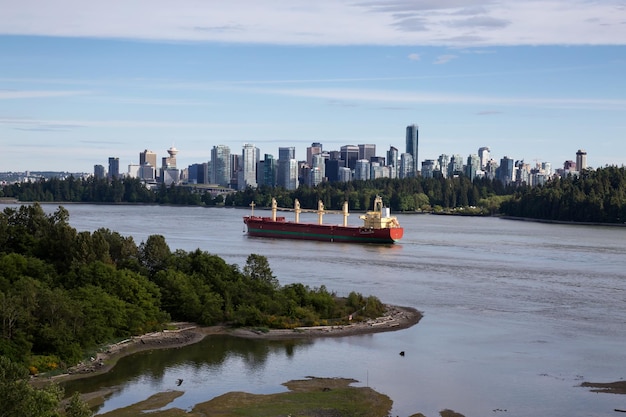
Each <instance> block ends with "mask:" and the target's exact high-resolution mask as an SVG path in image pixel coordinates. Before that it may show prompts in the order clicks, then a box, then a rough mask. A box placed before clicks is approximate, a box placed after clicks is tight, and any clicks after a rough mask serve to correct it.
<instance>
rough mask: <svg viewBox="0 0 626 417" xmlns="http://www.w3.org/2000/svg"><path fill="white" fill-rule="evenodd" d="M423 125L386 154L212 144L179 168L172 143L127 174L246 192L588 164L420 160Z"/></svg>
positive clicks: (582, 155)
mask: <svg viewBox="0 0 626 417" xmlns="http://www.w3.org/2000/svg"><path fill="white" fill-rule="evenodd" d="M418 149H419V128H418V126H417V125H415V124H412V125H409V126H407V127H406V136H405V152H400V151H399V150H398V148H396V147H394V146H390V147H389V149H388V150H387V151H386V152H385V155H384V156H379V155H377V151H376V145H373V144H360V145H344V146H341V147H340V149H339V150H330V151H329V150H325V149H323V146H322V144H321V143H317V142H315V143H312V144H311V146H309V147H307V148H306V160H304V161H298V160H297V159H296V157H295V154H296V148H295V147H293V146H289V147H279V148H278V157H277V158H276V157H275V156H274V154H268V153H266V154H263V157H261V150H260V149H259V148H257V147H256V146H254V145H253V144H250V143H246V144H244V145H243V148H242V150H241V153H232V152H231V149H230V148H229V147H228V146H225V145H217V146H213V148H212V149H211V160H210V161H207V162H200V163H195V164H192V165H189V166H188V167H187V168H184V169H178V168H177V166H176V155H177V153H178V150H177V149H176V148H174V147H171V148H170V149H168V150H167V153H168V156H167V157H164V158H162V160H161V164H160V165H158V164H157V154H156V153H155V152H152V151H149V150H147V149H146V150H144V151H143V152H140V154H139V164H131V165H129V166H128V171H127V173H125V174H123V175H126V176H130V177H134V178H139V179H141V180H142V181H144V182H145V183H146V184H149V185H150V184H152V185H156V184H165V185H167V186H169V185H171V184H190V185H198V186H202V185H204V186H211V187H213V188H216V189H221V190H222V191H226V190H243V189H246V188H247V187H253V188H254V187H259V186H263V185H265V186H271V187H274V186H279V187H284V188H285V189H288V190H295V189H296V188H298V186H299V185H300V184H306V185H308V186H316V185H317V184H319V183H321V182H325V181H328V182H337V181H343V182H346V181H352V180H370V179H377V178H411V177H417V176H421V177H424V178H442V177H443V178H450V177H454V176H458V175H465V176H467V177H468V178H470V179H471V180H473V179H474V178H483V177H484V178H489V179H497V180H500V181H501V182H502V183H504V184H511V183H517V184H527V185H531V186H534V185H539V184H543V183H545V182H546V181H547V180H548V179H549V178H551V177H553V176H554V175H567V174H570V173H576V172H578V170H581V169H585V168H586V167H587V154H586V152H585V151H583V150H579V151H578V152H577V153H576V161H565V163H564V164H563V167H562V168H558V169H556V170H553V169H552V166H551V164H550V163H549V162H539V161H536V160H535V161H534V164H533V165H531V164H529V163H526V162H524V161H523V160H514V159H512V158H509V157H507V156H504V157H503V158H501V159H500V160H495V159H493V158H492V156H491V151H490V149H489V148H488V147H481V148H479V149H478V153H476V154H470V155H468V156H467V157H462V156H461V155H459V154H452V155H447V154H441V155H439V157H438V158H437V159H425V160H423V161H421V162H420V161H419V155H418ZM94 175H95V176H96V177H99V178H104V177H108V178H109V179H112V178H116V177H120V176H121V175H122V174H121V173H120V167H119V158H116V157H111V158H109V165H108V171H107V170H105V168H104V166H102V165H96V166H95V167H94Z"/></svg>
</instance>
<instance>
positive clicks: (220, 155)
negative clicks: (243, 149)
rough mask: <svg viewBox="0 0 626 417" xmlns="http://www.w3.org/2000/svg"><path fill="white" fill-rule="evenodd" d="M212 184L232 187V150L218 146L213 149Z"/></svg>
mask: <svg viewBox="0 0 626 417" xmlns="http://www.w3.org/2000/svg"><path fill="white" fill-rule="evenodd" d="M211 168H212V169H211V181H210V182H211V183H212V184H218V185H221V186H222V187H228V186H229V185H230V176H231V169H230V148H229V147H228V146H225V145H217V146H214V147H213V149H211Z"/></svg>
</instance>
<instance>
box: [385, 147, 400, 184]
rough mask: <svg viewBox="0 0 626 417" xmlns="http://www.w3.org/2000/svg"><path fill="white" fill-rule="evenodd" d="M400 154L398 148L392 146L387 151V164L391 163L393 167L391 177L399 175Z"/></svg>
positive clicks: (390, 165)
mask: <svg viewBox="0 0 626 417" xmlns="http://www.w3.org/2000/svg"><path fill="white" fill-rule="evenodd" d="M398 156H399V153H398V148H396V147H394V146H390V147H389V150H388V151H387V164H389V167H390V168H391V170H390V172H391V174H390V177H391V178H397V177H398Z"/></svg>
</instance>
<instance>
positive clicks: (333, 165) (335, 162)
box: [324, 158, 341, 182]
mask: <svg viewBox="0 0 626 417" xmlns="http://www.w3.org/2000/svg"><path fill="white" fill-rule="evenodd" d="M340 162H341V160H340V159H332V158H330V159H327V160H326V163H325V165H326V166H325V169H324V171H325V173H326V178H328V182H336V181H339V163H340Z"/></svg>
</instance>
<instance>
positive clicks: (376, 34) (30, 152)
mask: <svg viewBox="0 0 626 417" xmlns="http://www.w3.org/2000/svg"><path fill="white" fill-rule="evenodd" d="M0 10H2V12H1V13H0V172H6V171H14V172H22V171H27V170H29V171H44V170H49V171H69V172H93V166H94V165H96V164H101V165H104V166H105V167H106V166H107V165H108V158H109V157H111V156H113V157H118V158H119V159H120V170H121V171H125V169H126V167H127V166H128V165H129V164H138V163H139V153H140V152H141V151H143V150H144V149H149V150H152V151H154V152H156V153H157V156H158V160H159V162H160V159H161V158H162V157H165V156H167V152H166V151H167V149H168V148H170V147H172V146H174V147H176V148H177V149H178V150H179V153H178V157H177V166H178V168H185V167H187V166H188V165H190V164H194V163H202V162H207V161H209V160H210V152H211V149H212V147H213V146H216V145H227V146H229V147H230V149H231V153H241V150H242V147H243V145H244V144H246V143H252V144H254V145H255V146H256V147H258V148H259V149H260V151H261V155H263V154H265V153H268V154H272V155H274V156H277V155H278V148H279V147H284V146H294V147H295V148H296V158H297V159H300V160H303V159H305V155H306V148H307V147H308V146H310V145H311V143H313V142H320V143H322V145H323V148H324V150H329V151H330V150H339V148H340V147H341V146H343V145H358V144H375V145H376V147H377V152H376V153H377V154H378V155H380V156H385V154H386V151H387V150H388V149H389V147H390V146H395V147H396V148H398V149H399V151H400V152H404V151H405V150H406V148H405V133H406V126H407V125H411V124H417V125H418V126H419V155H418V159H419V160H420V161H422V160H424V159H436V158H437V157H438V156H439V155H441V154H447V155H452V154H460V155H461V156H462V157H463V158H466V157H467V156H468V155H470V154H476V153H477V152H478V148H480V147H483V146H487V147H489V148H490V150H491V155H492V157H493V158H494V159H496V160H497V161H499V160H500V158H502V157H504V156H508V157H509V158H512V159H515V160H524V161H526V162H528V163H530V164H533V165H534V164H535V163H536V162H550V163H551V164H552V166H553V167H562V165H563V162H564V161H566V160H575V158H576V151H577V150H578V149H584V150H585V151H586V152H587V160H588V164H589V165H590V166H591V167H602V166H605V165H618V166H622V165H625V164H626V1H625V0H596V1H592V0H546V1H544V0H315V1H311V0H263V1H258V0H229V1H217V0H177V1H173V0H107V1H85V0H46V1H45V2H44V1H41V0H20V1H15V0H0Z"/></svg>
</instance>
